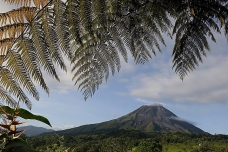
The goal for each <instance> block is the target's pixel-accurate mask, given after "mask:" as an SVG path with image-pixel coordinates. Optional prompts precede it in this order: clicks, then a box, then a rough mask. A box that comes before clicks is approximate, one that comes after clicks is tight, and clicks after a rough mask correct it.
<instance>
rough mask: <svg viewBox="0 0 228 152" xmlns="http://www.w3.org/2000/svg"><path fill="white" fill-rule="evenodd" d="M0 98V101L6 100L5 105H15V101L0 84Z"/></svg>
mask: <svg viewBox="0 0 228 152" xmlns="http://www.w3.org/2000/svg"><path fill="white" fill-rule="evenodd" d="M0 100H1V102H6V104H7V105H10V106H11V107H15V106H16V104H17V102H16V101H15V100H14V99H13V98H12V97H11V96H10V95H9V93H8V92H7V91H6V90H5V89H4V88H3V87H1V86H0Z"/></svg>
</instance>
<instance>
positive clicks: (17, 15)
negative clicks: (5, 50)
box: [0, 7, 37, 25]
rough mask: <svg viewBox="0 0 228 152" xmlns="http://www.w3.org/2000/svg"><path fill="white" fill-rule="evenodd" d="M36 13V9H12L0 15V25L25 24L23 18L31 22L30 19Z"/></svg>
mask: <svg viewBox="0 0 228 152" xmlns="http://www.w3.org/2000/svg"><path fill="white" fill-rule="evenodd" d="M36 11H37V8H36V7H20V8H18V9H13V10H11V11H8V12H6V13H0V23H1V25H4V24H6V23H7V22H9V23H10V24H12V23H25V21H24V18H26V19H27V21H29V22H31V20H32V18H33V17H34V16H35V13H36Z"/></svg>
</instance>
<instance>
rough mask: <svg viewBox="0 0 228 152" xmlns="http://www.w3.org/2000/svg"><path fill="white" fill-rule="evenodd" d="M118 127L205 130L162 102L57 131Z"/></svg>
mask: <svg viewBox="0 0 228 152" xmlns="http://www.w3.org/2000/svg"><path fill="white" fill-rule="evenodd" d="M118 129H129V130H130V129H131V130H140V131H145V132H154V131H156V132H191V133H204V131H203V130H201V129H199V128H197V127H195V126H194V125H192V124H190V123H189V122H187V121H184V120H182V119H180V118H179V117H177V116H176V115H175V114H174V113H172V112H171V111H169V110H167V109H166V108H164V107H163V106H162V105H160V104H153V105H144V106H142V107H140V108H138V109H136V110H134V111H133V112H131V113H129V114H127V115H125V116H122V117H120V118H117V119H113V120H110V121H106V122H102V123H97V124H90V125H84V126H80V127H76V128H71V129H67V130H62V131H57V133H58V134H60V135H78V134H88V133H95V132H108V131H112V130H118Z"/></svg>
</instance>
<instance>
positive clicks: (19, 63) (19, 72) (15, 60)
mask: <svg viewBox="0 0 228 152" xmlns="http://www.w3.org/2000/svg"><path fill="white" fill-rule="evenodd" d="M6 60H7V62H6V67H7V68H8V69H9V70H10V72H11V73H12V74H13V75H14V79H15V80H16V81H17V82H18V83H19V84H21V85H22V87H24V88H25V89H26V90H27V91H28V92H29V93H30V94H31V95H32V96H33V97H34V98H36V100H39V93H38V91H37V90H36V87H35V85H34V84H33V82H32V80H31V78H30V76H29V73H28V71H27V70H26V68H25V65H24V62H23V60H22V59H21V56H20V55H19V54H18V53H16V52H14V51H10V52H9V53H8V54H7V56H6Z"/></svg>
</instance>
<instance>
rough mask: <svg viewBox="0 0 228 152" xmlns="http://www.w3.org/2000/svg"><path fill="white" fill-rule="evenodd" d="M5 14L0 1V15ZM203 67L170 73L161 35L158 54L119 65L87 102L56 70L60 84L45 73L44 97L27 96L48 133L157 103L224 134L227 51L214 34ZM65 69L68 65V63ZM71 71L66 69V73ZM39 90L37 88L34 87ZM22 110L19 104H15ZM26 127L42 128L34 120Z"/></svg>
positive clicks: (170, 44)
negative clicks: (145, 60) (181, 76)
mask: <svg viewBox="0 0 228 152" xmlns="http://www.w3.org/2000/svg"><path fill="white" fill-rule="evenodd" d="M6 10H10V8H9V5H6V4H4V3H3V2H2V1H1V2H0V13H2V12H5V11H6ZM215 37H216V40H217V43H213V42H210V47H211V52H207V58H205V57H204V58H203V61H204V63H203V64H199V67H198V68H197V69H196V70H194V71H193V72H191V73H190V74H189V75H188V76H187V77H186V78H185V79H184V81H183V82H182V81H181V80H180V79H179V77H178V75H177V74H175V72H174V70H172V57H171V55H172V49H173V44H174V42H173V40H171V39H169V38H168V37H166V36H165V40H166V41H165V42H166V44H167V46H166V47H164V46H162V48H161V49H162V50H163V53H162V54H161V53H159V52H158V51H157V56H156V57H154V56H153V60H151V61H150V62H149V63H146V64H144V65H136V64H135V63H134V62H133V59H132V58H131V57H130V56H129V62H128V63H124V62H123V61H122V65H121V66H122V67H121V70H120V72H119V73H116V74H115V76H114V77H112V76H110V77H109V80H108V82H107V83H105V82H104V83H103V84H102V85H101V87H100V88H99V90H98V91H96V93H95V95H94V96H93V97H92V98H89V99H88V100H87V101H86V102H84V99H83V96H82V93H80V92H79V91H78V90H77V86H74V82H72V74H71V73H70V72H68V73H67V74H66V73H65V72H62V71H60V70H58V73H59V77H60V79H61V82H57V81H55V80H54V79H52V78H51V77H49V76H48V75H46V76H45V77H46V82H47V84H48V86H49V88H50V92H51V93H50V96H49V97H48V95H47V94H45V92H44V91H43V90H41V89H39V90H40V101H36V100H35V99H33V98H32V97H31V96H29V97H30V99H31V100H32V103H33V107H32V111H31V112H33V113H35V114H39V115H43V116H45V117H46V118H48V119H49V121H50V122H51V124H52V126H53V128H52V129H66V128H71V127H77V126H81V125H85V124H92V123H99V122H103V121H108V120H111V119H115V118H118V117H121V116H123V115H126V114H127V113H129V112H131V111H133V110H135V109H137V108H139V107H140V106H142V105H145V104H152V103H160V104H162V105H163V106H164V107H165V108H167V109H168V110H170V111H172V112H173V113H175V114H176V115H177V116H179V117H180V118H182V119H184V120H187V121H189V122H192V123H193V125H195V126H197V127H199V128H201V129H202V130H204V131H206V132H209V133H211V134H215V133H216V134H228V130H227V128H228V121H227V116H228V77H227V75H228V70H227V67H228V50H227V40H226V38H225V36H224V35H218V34H216V35H215ZM68 65H69V64H68ZM70 70H71V69H70V68H68V71H70ZM39 88H40V87H39ZM21 106H22V107H23V105H21ZM26 125H34V126H42V127H46V128H48V127H47V126H45V125H44V124H42V123H40V122H37V121H29V122H28V123H27V124H26Z"/></svg>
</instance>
